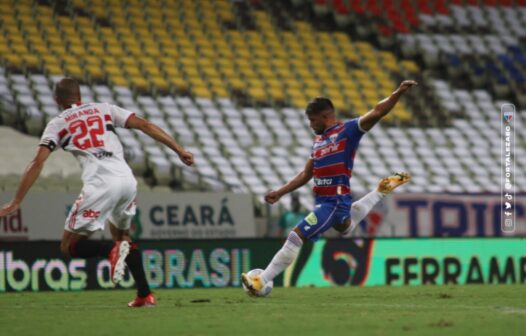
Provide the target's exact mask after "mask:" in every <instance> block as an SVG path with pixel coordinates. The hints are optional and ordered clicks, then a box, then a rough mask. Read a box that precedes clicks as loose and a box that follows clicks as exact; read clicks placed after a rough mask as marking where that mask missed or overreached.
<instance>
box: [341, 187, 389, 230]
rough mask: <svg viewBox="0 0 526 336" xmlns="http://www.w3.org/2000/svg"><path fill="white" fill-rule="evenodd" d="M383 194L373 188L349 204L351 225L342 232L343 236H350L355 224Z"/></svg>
mask: <svg viewBox="0 0 526 336" xmlns="http://www.w3.org/2000/svg"><path fill="white" fill-rule="evenodd" d="M384 196H385V195H384V194H382V193H381V192H379V191H377V190H373V191H371V192H370V193H368V194H367V195H365V196H364V197H362V198H360V199H359V200H358V201H356V202H353V204H352V206H351V225H349V227H348V228H347V230H345V231H344V232H343V233H342V236H344V237H350V235H351V232H352V231H353V230H354V228H355V227H356V225H358V223H360V222H361V221H362V219H364V218H365V216H367V214H368V213H369V212H370V211H371V209H372V208H374V206H375V205H376V203H378V202H380V200H381V199H382V198H384Z"/></svg>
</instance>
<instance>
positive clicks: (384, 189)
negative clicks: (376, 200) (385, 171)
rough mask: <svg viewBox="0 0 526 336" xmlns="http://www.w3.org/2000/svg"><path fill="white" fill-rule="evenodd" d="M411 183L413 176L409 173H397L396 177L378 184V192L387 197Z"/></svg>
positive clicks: (388, 178) (387, 178)
mask: <svg viewBox="0 0 526 336" xmlns="http://www.w3.org/2000/svg"><path fill="white" fill-rule="evenodd" d="M409 181H411V175H409V173H406V172H399V173H395V174H394V175H391V176H389V177H386V178H383V179H381V180H380V183H378V189H377V190H378V191H379V192H381V193H382V194H384V195H387V194H389V193H391V192H392V191H393V190H395V189H396V188H398V187H399V186H401V185H403V184H406V183H407V182H409Z"/></svg>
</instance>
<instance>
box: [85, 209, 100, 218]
mask: <svg viewBox="0 0 526 336" xmlns="http://www.w3.org/2000/svg"><path fill="white" fill-rule="evenodd" d="M99 216H100V211H95V210H91V209H88V210H84V212H83V213H82V217H84V218H99Z"/></svg>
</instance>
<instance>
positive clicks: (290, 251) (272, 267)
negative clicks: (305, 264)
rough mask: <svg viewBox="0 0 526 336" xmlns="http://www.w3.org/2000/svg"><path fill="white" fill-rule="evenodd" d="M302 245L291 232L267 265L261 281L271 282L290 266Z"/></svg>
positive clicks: (294, 233)
mask: <svg viewBox="0 0 526 336" xmlns="http://www.w3.org/2000/svg"><path fill="white" fill-rule="evenodd" d="M302 245H303V241H302V240H301V238H300V237H299V236H298V234H297V233H296V232H294V231H291V232H290V233H289V236H288V237H287V241H285V244H284V245H283V247H282V248H281V250H279V251H278V253H276V255H275V256H274V258H272V261H271V262H270V264H268V266H267V268H265V270H264V271H263V273H261V277H262V278H263V281H264V282H267V281H271V280H273V279H274V278H275V277H276V276H278V275H279V274H280V273H281V272H283V271H284V270H285V269H286V268H287V267H288V266H289V265H290V264H292V263H293V262H294V260H295V259H296V257H297V256H298V253H299V252H300V249H301V246H302Z"/></svg>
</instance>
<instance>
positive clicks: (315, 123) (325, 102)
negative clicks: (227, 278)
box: [241, 80, 417, 294]
mask: <svg viewBox="0 0 526 336" xmlns="http://www.w3.org/2000/svg"><path fill="white" fill-rule="evenodd" d="M414 85H417V83H416V82H415V81H413V80H406V81H403V82H402V83H401V84H400V86H399V87H398V89H397V90H396V91H394V92H393V93H392V94H391V95H390V96H389V97H387V98H385V99H384V100H382V101H380V102H379V103H378V104H377V105H376V106H375V107H374V109H372V110H371V111H369V112H368V113H366V114H365V115H363V116H362V117H360V118H355V119H352V120H350V121H347V122H345V123H342V122H339V121H338V120H337V119H336V114H335V111H334V106H333V104H332V102H331V101H330V100H329V99H328V98H324V97H318V98H315V99H314V100H312V101H311V102H310V103H309V104H308V105H307V108H306V110H305V114H306V116H307V118H308V119H309V122H310V127H311V128H312V130H313V131H314V133H315V134H316V138H315V139H314V144H313V146H312V154H311V157H310V159H309V160H308V161H307V163H306V164H305V168H304V170H303V171H301V172H300V173H299V174H298V175H296V176H295V177H294V178H293V179H292V180H290V181H289V182H288V183H286V184H285V185H283V186H282V187H281V188H279V189H278V190H273V191H270V192H269V193H267V195H265V201H266V202H268V203H270V204H274V203H275V202H277V201H278V200H279V199H280V198H281V197H282V196H283V195H285V194H288V193H290V192H292V191H294V190H296V189H297V188H299V187H301V186H303V185H305V184H306V183H307V182H309V181H310V180H311V179H312V178H314V188H313V191H314V194H315V195H316V206H315V208H314V210H313V211H312V212H311V213H310V214H309V215H307V216H306V217H305V218H304V219H303V220H302V221H300V222H299V223H298V224H297V225H296V227H295V228H294V229H293V230H292V231H291V232H290V233H289V235H288V237H287V240H286V242H285V244H284V245H283V247H282V248H281V250H279V251H278V252H277V253H276V255H275V256H274V258H273V259H272V261H271V262H270V264H269V265H268V266H267V268H266V269H265V270H264V271H263V272H262V273H261V274H259V275H254V276H252V275H248V274H245V273H243V274H242V275H241V281H242V282H243V284H244V285H245V286H246V287H247V288H248V289H249V290H250V291H251V292H252V293H253V294H257V292H258V291H259V290H260V289H261V288H263V286H264V285H265V283H266V282H267V281H271V280H273V279H274V278H275V277H276V276H277V275H278V274H280V273H281V272H283V270H285V269H286V268H287V267H288V266H289V265H291V264H292V263H293V262H294V260H295V259H296V257H297V255H298V253H299V251H300V249H301V246H302V245H303V242H305V241H306V240H311V241H316V240H317V239H318V238H319V237H320V236H321V234H322V233H323V232H325V231H327V230H329V229H330V228H334V229H336V230H337V231H338V232H340V233H341V234H342V235H343V236H344V237H349V236H350V234H351V232H352V230H353V229H354V228H355V227H356V225H357V224H358V223H359V222H360V221H361V220H362V219H363V218H364V217H365V216H366V215H367V213H369V211H371V209H372V208H373V207H374V205H375V204H376V203H378V202H379V201H380V200H381V199H382V198H383V197H384V196H385V195H387V194H389V193H390V192H392V191H393V190H394V189H395V188H397V187H399V186H401V185H402V184H405V183H407V182H409V180H410V179H411V177H410V175H409V174H407V173H404V172H402V173H396V174H394V175H393V176H390V177H387V178H384V179H382V180H381V181H380V183H379V184H378V188H377V190H373V191H371V192H370V193H369V194H367V195H366V196H364V197H362V198H361V199H360V200H358V201H357V202H354V203H353V202H352V197H351V188H350V178H351V175H352V169H353V163H354V157H355V154H356V152H357V150H358V145H359V143H360V140H361V138H362V136H363V135H364V134H365V133H366V132H367V131H369V130H370V129H371V128H373V126H374V125H375V124H376V123H378V122H379V121H380V120H381V119H382V118H383V117H384V116H386V115H387V114H388V113H389V111H391V109H392V108H393V107H394V106H395V105H396V103H397V102H398V99H400V97H401V96H402V95H403V94H404V93H405V92H406V91H407V90H409V89H410V88H411V87H412V86H414Z"/></svg>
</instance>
